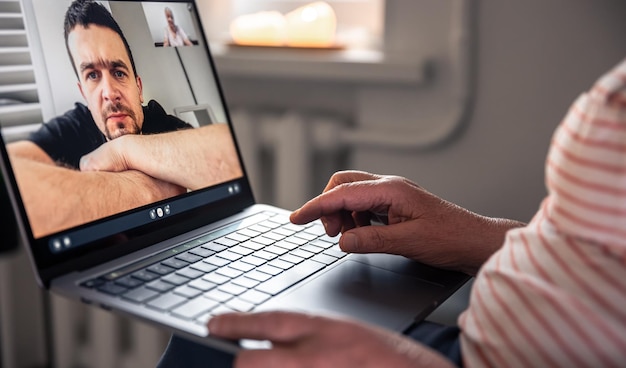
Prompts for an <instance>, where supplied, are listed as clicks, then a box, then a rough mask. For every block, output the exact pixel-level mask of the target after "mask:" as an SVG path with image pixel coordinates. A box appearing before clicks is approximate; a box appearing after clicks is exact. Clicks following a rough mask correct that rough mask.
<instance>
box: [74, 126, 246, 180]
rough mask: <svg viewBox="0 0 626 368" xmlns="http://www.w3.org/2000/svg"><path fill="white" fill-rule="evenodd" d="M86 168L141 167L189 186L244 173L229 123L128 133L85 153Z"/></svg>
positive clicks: (84, 167) (82, 164)
mask: <svg viewBox="0 0 626 368" xmlns="http://www.w3.org/2000/svg"><path fill="white" fill-rule="evenodd" d="M80 167H81V170H83V171H124V170H131V169H132V170H139V171H141V172H144V173H146V174H148V175H150V176H152V177H155V178H159V179H161V180H163V181H167V182H170V183H175V184H178V185H180V186H182V187H185V188H187V189H191V190H194V189H199V188H204V187H206V186H209V185H213V184H217V183H222V182H225V181H228V180H232V179H235V178H238V177H240V176H241V175H242V171H241V167H240V165H239V161H238V159H237V154H236V151H235V144H234V142H233V140H232V137H231V134H230V131H229V127H228V125H227V124H211V125H207V126H203V127H200V128H196V129H184V130H178V131H175V132H169V133H160V134H152V135H131V134H129V135H125V136H122V137H119V138H117V139H114V140H112V141H110V142H107V143H105V144H104V145H102V146H100V147H99V148H98V149H96V150H95V151H93V152H92V153H90V154H88V155H86V156H83V158H82V159H81V164H80Z"/></svg>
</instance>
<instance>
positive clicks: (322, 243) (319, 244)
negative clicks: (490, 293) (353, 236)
mask: <svg viewBox="0 0 626 368" xmlns="http://www.w3.org/2000/svg"><path fill="white" fill-rule="evenodd" d="M311 244H312V245H315V246H316V247H320V248H324V249H328V248H330V247H332V246H333V245H334V244H333V243H329V242H327V241H325V240H321V239H315V240H313V241H312V242H311Z"/></svg>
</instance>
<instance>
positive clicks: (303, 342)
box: [208, 312, 452, 368]
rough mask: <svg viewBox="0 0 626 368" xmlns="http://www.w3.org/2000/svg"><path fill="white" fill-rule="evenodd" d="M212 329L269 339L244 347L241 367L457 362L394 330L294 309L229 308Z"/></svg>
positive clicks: (219, 333) (229, 336)
mask: <svg viewBox="0 0 626 368" xmlns="http://www.w3.org/2000/svg"><path fill="white" fill-rule="evenodd" d="M208 328H209V331H210V333H211V335H213V336H217V337H223V338H227V339H234V340H238V339H253V340H269V341H270V342H271V343H272V348H271V349H261V350H242V351H241V352H240V353H239V354H238V355H237V358H236V360H235V367H238V368H246V367H254V368H262V367H284V368H290V367H359V368H365V367H395V368H403V367H451V366H452V364H451V363H450V362H449V361H447V360H446V359H445V358H444V357H443V356H442V355H440V354H438V353H436V352H435V351H433V350H431V349H429V348H427V347H425V346H422V345H419V344H418V343H416V342H414V341H412V340H410V339H408V338H405V337H403V336H401V335H397V334H394V333H392V332H389V331H386V330H383V329H380V328H377V327H373V326H368V325H365V324H361V323H358V322H355V321H348V320H339V319H332V318H326V317H318V316H311V315H306V314H299V313H291V312H264V313H256V314H224V315H219V316H216V317H213V318H212V319H211V320H210V321H209V324H208Z"/></svg>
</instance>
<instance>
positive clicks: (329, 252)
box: [324, 249, 348, 258]
mask: <svg viewBox="0 0 626 368" xmlns="http://www.w3.org/2000/svg"><path fill="white" fill-rule="evenodd" d="M324 254H327V255H329V256H333V257H335V258H343V257H345V256H347V255H348V253H346V252H342V251H338V250H335V249H326V250H325V251H324Z"/></svg>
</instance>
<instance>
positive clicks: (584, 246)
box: [459, 60, 626, 367]
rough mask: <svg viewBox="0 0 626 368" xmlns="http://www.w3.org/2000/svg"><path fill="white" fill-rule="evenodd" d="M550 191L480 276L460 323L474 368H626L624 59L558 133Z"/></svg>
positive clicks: (549, 171)
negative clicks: (625, 366)
mask: <svg viewBox="0 0 626 368" xmlns="http://www.w3.org/2000/svg"><path fill="white" fill-rule="evenodd" d="M546 185H547V187H548V196H547V197H546V199H545V200H544V201H543V203H542V206H541V208H540V210H539V212H538V213H537V214H536V215H535V217H534V218H533V220H532V221H531V222H530V223H529V224H528V226H526V227H525V228H521V229H515V230H511V231H509V233H508V234H507V237H506V240H505V243H504V245H503V246H502V248H501V249H500V250H499V251H498V252H497V253H495V254H494V255H493V256H492V257H491V258H490V259H489V260H488V261H487V262H486V263H485V265H484V266H483V268H482V269H481V271H480V272H479V274H478V276H477V277H476V281H475V283H474V287H473V290H472V295H471V299H470V306H469V308H468V310H466V311H465V312H464V313H463V314H462V315H461V317H460V318H459V324H460V326H461V328H462V335H461V346H462V352H463V359H464V363H465V365H466V366H468V367H482V366H500V367H529V366H531V367H547V366H550V367H553V366H561V367H563V366H567V367H623V366H624V364H626V307H625V306H626V60H624V61H623V62H622V63H621V64H620V65H618V66H617V67H616V68H615V69H613V70H612V71H611V72H609V73H608V74H606V75H605V76H604V77H602V78H601V79H600V80H599V81H598V82H597V83H596V85H595V86H594V87H593V89H592V90H591V91H590V92H589V93H586V94H583V95H582V96H580V97H579V98H578V99H577V100H576V102H575V103H574V105H573V106H572V108H571V109H570V111H569V113H568V114H567V116H566V117H565V119H564V120H563V122H562V123H561V125H560V126H559V128H558V129H557V131H556V132H555V134H554V137H553V139H552V145H551V148H550V152H549V154H548V158H547V160H546Z"/></svg>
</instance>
